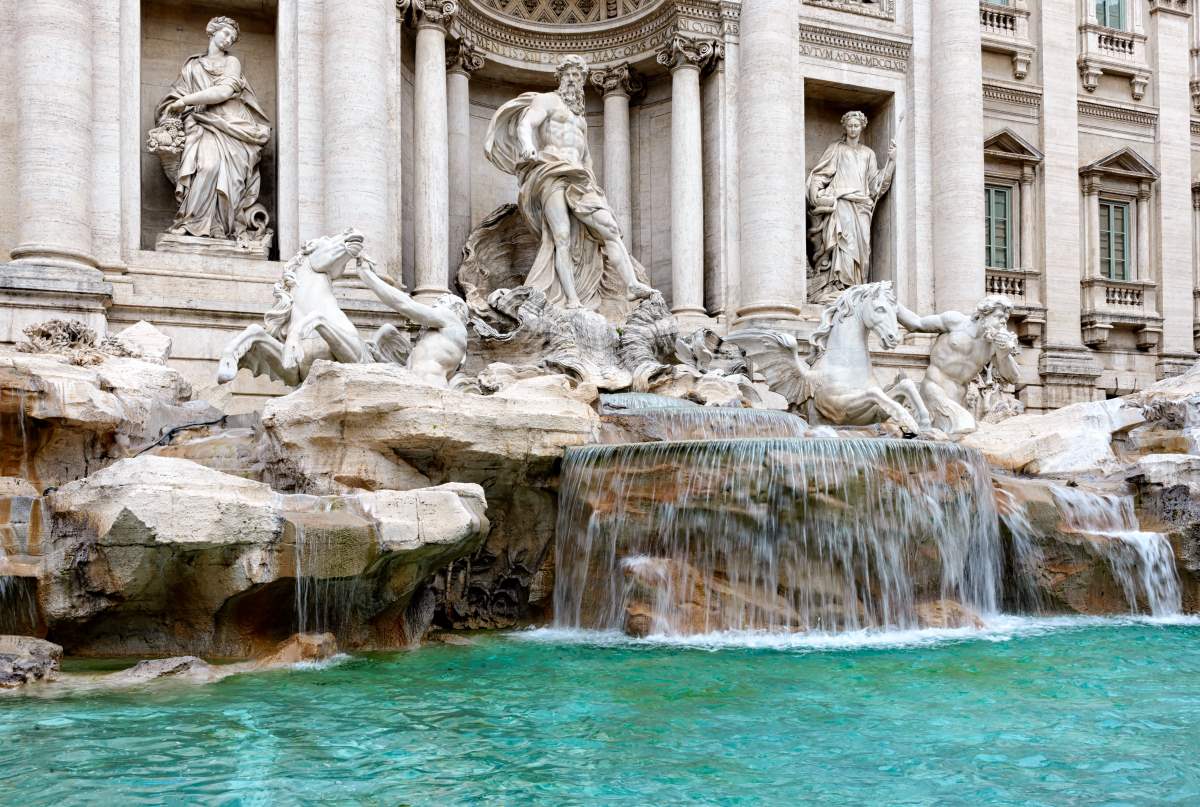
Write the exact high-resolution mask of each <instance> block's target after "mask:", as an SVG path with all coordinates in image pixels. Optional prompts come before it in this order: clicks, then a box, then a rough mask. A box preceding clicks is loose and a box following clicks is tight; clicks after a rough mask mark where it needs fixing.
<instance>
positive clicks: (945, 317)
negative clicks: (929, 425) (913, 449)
mask: <svg viewBox="0 0 1200 807" xmlns="http://www.w3.org/2000/svg"><path fill="white" fill-rule="evenodd" d="M1012 311H1013V304H1012V302H1011V301H1010V300H1009V299H1008V298H1006V297H1001V296H999V295H990V296H988V297H984V298H983V299H982V300H980V301H979V304H978V305H976V306H975V311H974V312H973V313H972V314H971V315H970V316H968V315H966V314H963V313H961V312H959V311H947V312H945V313H943V314H933V315H930V316H927V317H921V316H917V315H916V314H914V313H913V312H912V311H909V310H908V309H907V308H905V307H904V306H900V308H899V314H898V320H899V322H900V324H901V325H903V326H904V327H905V328H907V329H908V330H910V331H914V332H917V333H936V334H938V337H937V339H935V340H934V343H933V346H932V347H931V348H930V351H929V369H928V370H926V371H925V378H924V379H923V380H922V381H921V386H920V392H921V398H922V400H923V401H924V402H925V406H926V407H927V408H928V409H929V412H930V415H931V416H932V418H933V425H934V427H935V428H937V429H940V430H941V431H943V432H945V433H946V434H948V435H950V436H952V437H953V436H957V435H961V434H967V433H969V432H973V431H975V429H976V428H977V426H978V423H977V421H976V415H975V414H974V412H973V411H972V409H973V408H974V407H973V406H971V405H970V404H969V402H968V393H969V391H970V387H971V385H972V384H973V383H975V382H976V380H977V379H978V378H979V376H981V375H984V376H985V377H986V378H987V379H988V381H989V384H988V385H989V386H992V385H995V382H996V381H997V380H999V381H1002V382H1004V383H1007V384H1014V385H1015V384H1018V383H1019V382H1020V370H1019V368H1018V367H1017V362H1016V357H1017V356H1018V355H1020V352H1021V348H1020V344H1019V343H1018V341H1017V335H1016V334H1015V333H1013V332H1012V331H1010V330H1008V318H1009V315H1011V314H1012ZM992 399H993V402H994V403H996V404H999V403H1000V402H1001V399H999V398H996V396H995V390H993V391H992Z"/></svg>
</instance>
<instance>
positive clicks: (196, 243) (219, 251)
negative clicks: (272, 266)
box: [154, 230, 274, 261]
mask: <svg viewBox="0 0 1200 807" xmlns="http://www.w3.org/2000/svg"><path fill="white" fill-rule="evenodd" d="M273 238H274V233H272V232H271V231H270V230H268V231H267V234H266V235H264V236H263V237H262V238H261V239H260V240H258V241H236V240H233V239H227V238H204V237H202V236H198V235H175V234H174V233H162V234H161V235H159V236H158V238H157V239H156V240H155V241H154V248H155V249H156V250H158V251H159V252H182V253H185V254H187V255H208V256H211V257H217V258H250V259H251V260H255V261H265V260H269V258H270V255H271V242H272V240H273Z"/></svg>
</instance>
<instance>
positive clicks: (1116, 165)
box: [1079, 147, 1158, 181]
mask: <svg viewBox="0 0 1200 807" xmlns="http://www.w3.org/2000/svg"><path fill="white" fill-rule="evenodd" d="M1079 173H1080V174H1081V175H1083V176H1088V175H1092V174H1101V175H1107V176H1119V177H1128V178H1131V179H1141V180H1150V181H1154V180H1157V179H1158V169H1157V168H1155V167H1154V166H1153V165H1151V164H1150V163H1149V162H1148V161H1147V160H1146V159H1145V158H1144V157H1142V155H1140V154H1138V153H1137V152H1136V151H1134V150H1133V149H1131V148H1129V147H1125V148H1123V149H1121V150H1120V151H1114V152H1113V153H1112V154H1110V155H1108V156H1107V157H1102V158H1101V159H1099V160H1096V161H1095V162H1091V163H1088V164H1087V165H1085V166H1084V167H1083V168H1080V169H1079Z"/></svg>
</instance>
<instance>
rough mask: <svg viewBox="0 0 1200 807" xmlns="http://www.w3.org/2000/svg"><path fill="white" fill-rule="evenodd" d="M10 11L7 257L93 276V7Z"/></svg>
mask: <svg viewBox="0 0 1200 807" xmlns="http://www.w3.org/2000/svg"><path fill="white" fill-rule="evenodd" d="M15 9H16V36H15V40H16V42H15V47H16V58H15V60H14V64H15V65H16V75H15V76H13V77H12V80H13V81H15V82H16V84H17V109H16V110H13V113H14V114H15V115H16V118H17V137H16V144H17V148H16V154H15V158H16V161H17V197H18V199H19V203H18V205H17V246H15V247H13V249H12V250H11V254H12V257H13V259H14V260H17V261H21V262H29V263H37V264H40V265H43V266H56V267H62V268H67V269H84V270H86V269H93V270H94V269H95V267H96V258H95V256H94V254H93V247H92V201H91V199H92V46H93V43H92V3H91V2H89V0H37V2H21V3H17V4H16V6H15ZM13 44H14V43H12V42H10V43H9V45H10V46H12V45H13Z"/></svg>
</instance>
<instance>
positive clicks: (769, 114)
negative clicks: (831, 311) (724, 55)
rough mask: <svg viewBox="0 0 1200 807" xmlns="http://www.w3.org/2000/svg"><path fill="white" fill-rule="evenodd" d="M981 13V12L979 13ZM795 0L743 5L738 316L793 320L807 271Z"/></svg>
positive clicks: (743, 320) (797, 7)
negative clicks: (799, 222)
mask: <svg viewBox="0 0 1200 807" xmlns="http://www.w3.org/2000/svg"><path fill="white" fill-rule="evenodd" d="M976 13H978V12H976ZM799 15H800V4H799V3H797V2H796V0H754V2H752V3H743V4H742V16H741V43H740V47H739V48H738V52H739V58H740V64H739V67H738V72H739V79H738V100H737V104H738V114H737V140H738V172H739V177H738V182H739V186H738V188H739V197H740V198H739V211H740V213H739V216H740V219H741V237H740V253H741V259H740V264H741V270H740V271H741V289H740V295H739V302H738V311H737V316H738V323H739V324H751V322H750V321H752V320H786V319H794V318H795V317H796V315H797V314H799V311H800V309H799V306H798V305H797V302H798V301H799V300H803V295H804V291H803V289H804V278H803V276H800V277H797V276H796V275H797V272H796V267H797V266H798V265H802V264H800V263H799V262H798V260H797V258H798V255H799V254H801V253H800V252H799V251H800V250H802V249H804V244H803V242H802V241H801V242H797V240H796V239H795V238H794V235H795V230H796V215H797V212H796V211H797V210H803V205H804V190H803V178H802V177H801V173H802V172H803V170H804V168H803V160H802V159H800V157H799V155H800V154H801V153H802V152H801V151H800V149H801V148H802V146H801V143H802V141H803V140H804V132H803V130H802V129H801V128H800V126H799V121H800V118H799V113H798V110H797V99H799V98H800V93H799V91H798V86H797V85H798V83H799V82H800V81H802V78H801V75H800V51H799V48H798V47H797V46H796V32H797V31H798V30H799V26H800V17H799Z"/></svg>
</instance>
